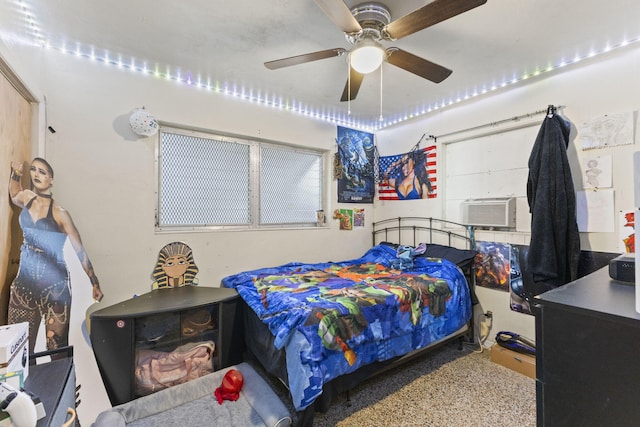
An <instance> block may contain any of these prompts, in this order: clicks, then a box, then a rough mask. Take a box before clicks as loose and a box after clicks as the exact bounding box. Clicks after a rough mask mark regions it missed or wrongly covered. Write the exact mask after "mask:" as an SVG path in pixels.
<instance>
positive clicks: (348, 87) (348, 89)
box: [347, 54, 351, 116]
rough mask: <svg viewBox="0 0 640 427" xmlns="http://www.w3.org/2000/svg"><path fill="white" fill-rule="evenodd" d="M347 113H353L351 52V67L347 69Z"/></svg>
mask: <svg viewBox="0 0 640 427" xmlns="http://www.w3.org/2000/svg"><path fill="white" fill-rule="evenodd" d="M347 114H348V115H349V116H350V115H351V54H349V69H348V70H347Z"/></svg>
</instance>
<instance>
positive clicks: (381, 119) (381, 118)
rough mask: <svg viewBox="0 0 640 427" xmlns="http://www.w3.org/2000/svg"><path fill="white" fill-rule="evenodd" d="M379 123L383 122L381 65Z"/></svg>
mask: <svg viewBox="0 0 640 427" xmlns="http://www.w3.org/2000/svg"><path fill="white" fill-rule="evenodd" d="M379 120H380V121H383V120H384V117H382V64H380V118H379Z"/></svg>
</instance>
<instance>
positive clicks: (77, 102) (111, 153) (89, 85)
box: [0, 44, 373, 423]
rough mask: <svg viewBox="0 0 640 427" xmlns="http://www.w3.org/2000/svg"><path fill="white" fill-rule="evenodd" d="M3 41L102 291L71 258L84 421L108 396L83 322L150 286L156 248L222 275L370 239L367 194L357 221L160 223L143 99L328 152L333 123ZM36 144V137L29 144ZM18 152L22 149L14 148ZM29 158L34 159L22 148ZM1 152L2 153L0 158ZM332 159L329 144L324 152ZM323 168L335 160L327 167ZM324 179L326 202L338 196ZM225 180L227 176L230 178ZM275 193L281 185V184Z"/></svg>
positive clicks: (346, 250) (319, 257)
mask: <svg viewBox="0 0 640 427" xmlns="http://www.w3.org/2000/svg"><path fill="white" fill-rule="evenodd" d="M12 48H13V49H8V48H7V47H6V46H5V45H1V44H0V55H2V56H3V57H4V58H7V60H11V61H12V63H11V65H12V67H13V68H14V69H15V70H16V72H17V73H18V74H19V75H20V76H22V78H23V79H25V80H26V83H27V85H28V86H29V87H30V88H31V89H32V90H33V91H34V92H35V95H36V96H37V97H39V98H40V99H41V100H42V101H43V102H44V104H45V105H46V124H44V125H43V126H51V127H53V128H54V129H55V131H56V132H55V133H51V132H49V131H46V132H44V133H43V135H44V138H46V141H44V144H43V146H44V148H43V149H42V150H35V152H34V154H38V155H40V156H44V157H46V158H47V160H48V161H49V162H50V163H51V164H52V165H53V167H54V170H55V180H54V187H53V196H54V199H56V200H57V201H58V202H60V203H61V204H62V206H63V207H65V208H66V209H67V210H68V211H69V212H70V213H71V215H72V217H73V220H74V222H75V224H76V226H77V228H78V230H79V231H80V233H81V235H82V240H83V243H84V245H85V248H86V250H87V253H88V255H89V257H90V258H91V261H92V263H93V266H94V268H95V270H96V274H97V276H98V278H99V279H100V283H101V287H102V289H103V291H104V294H105V297H104V300H103V301H102V302H101V303H99V304H94V305H92V306H91V307H89V305H90V304H91V302H92V300H91V294H90V292H89V290H90V284H89V282H88V280H87V279H86V278H85V277H84V274H83V272H82V270H81V269H80V266H79V263H77V262H76V263H74V262H73V260H70V262H71V266H70V269H71V274H72V287H73V293H74V301H73V307H72V320H71V322H72V330H71V333H70V342H71V343H72V344H74V346H75V362H76V371H77V375H78V383H79V384H82V389H81V390H82V391H81V399H82V404H81V405H80V406H79V408H78V412H79V416H80V419H81V420H82V422H83V423H90V422H92V421H93V419H95V416H96V415H97V414H98V413H99V412H100V411H102V410H104V409H105V408H108V407H110V405H109V402H108V399H107V396H106V392H105V391H104V387H103V385H102V381H101V379H100V377H99V373H98V371H97V367H96V364H95V360H94V357H93V353H92V352H91V349H90V347H89V345H88V343H87V342H86V340H85V335H83V331H82V328H81V323H82V321H83V320H84V319H85V311H86V310H87V309H88V308H89V311H94V310H96V309H100V308H101V307H107V306H109V305H111V304H114V303H116V302H120V301H122V300H125V299H128V298H131V297H132V296H133V294H142V293H145V292H148V291H150V286H151V283H152V279H151V272H152V269H153V267H154V266H155V263H156V261H157V256H158V251H159V250H160V248H162V246H164V245H165V244H166V243H168V242H172V241H177V240H179V241H184V242H186V243H188V244H189V246H191V248H192V249H193V253H194V258H195V262H196V264H197V265H198V267H199V269H200V271H199V274H198V279H199V282H200V285H201V286H219V283H220V279H221V278H222V277H224V276H226V275H228V274H232V273H236V272H239V271H243V270H247V269H253V268H258V267H267V266H273V265H279V264H283V263H286V262H291V261H301V262H320V261H328V260H341V259H351V258H355V257H357V256H359V255H362V254H363V253H364V252H365V251H366V249H368V248H369V247H370V245H371V235H370V231H371V227H370V223H371V218H372V216H373V215H372V214H373V213H372V205H357V204H349V205H345V206H343V207H349V208H353V207H360V208H365V212H366V213H367V214H368V215H369V216H368V217H367V218H366V221H367V224H366V226H365V227H364V228H361V229H355V230H352V231H341V230H339V227H338V226H339V224H338V223H337V222H336V221H334V220H332V219H330V218H328V220H327V227H322V228H307V229H296V230H269V231H226V232H225V231H220V232H206V233H170V234H167V233H164V234H161V233H157V232H155V230H154V207H155V202H156V201H155V191H156V187H155V166H154V162H155V138H138V137H136V135H135V134H133V132H132V131H131V129H130V126H129V124H128V116H129V112H130V111H131V110H132V109H134V108H136V107H141V106H145V107H146V109H147V110H148V111H149V112H151V113H152V114H154V115H155V116H156V118H157V119H158V120H161V121H164V122H170V123H176V124H181V125H186V126H191V127H196V128H202V129H210V130H215V131H221V132H226V133H234V134H239V135H246V136H249V137H258V138H262V139H266V140H273V141H279V142H284V143H290V144H295V145H302V146H309V147H314V148H320V149H326V150H331V152H332V153H333V152H335V138H336V127H335V125H332V124H329V123H324V122H319V121H316V120H310V119H306V118H304V117H301V116H296V115H293V114H291V113H287V112H283V111H278V110H275V109H266V108H264V107H258V106H255V105H252V104H250V103H247V102H242V101H239V100H237V99H234V98H231V97H228V96H224V95H218V94H213V93H207V92H204V91H202V90H198V89H192V88H188V87H185V86H180V85H178V84H176V83H172V82H167V81H164V80H160V79H156V78H152V77H144V76H141V75H139V74H132V73H130V72H128V71H126V70H120V69H117V68H115V67H113V68H109V67H106V66H104V65H102V64H99V63H92V62H90V61H87V60H86V59H80V58H76V57H74V56H64V55H61V54H60V53H57V52H47V51H41V50H39V49H36V50H33V51H31V50H29V49H28V48H24V50H22V49H23V48H21V47H19V46H13V47H12ZM34 145H35V146H36V147H37V144H34ZM16 160H18V159H16ZM23 160H30V159H23ZM2 161H6V162H9V161H10V159H2ZM327 161H328V162H329V164H330V165H331V164H332V156H328V157H327ZM328 170H331V169H330V168H328ZM327 184H328V185H330V200H329V205H328V206H326V210H327V212H328V213H330V212H332V211H333V209H336V208H340V207H341V206H340V205H339V204H337V195H336V193H337V190H336V183H335V182H334V181H333V180H332V179H331V178H328V179H327ZM230 185H231V184H230ZM284 191H285V192H284V194H283V196H284V197H286V188H285V190H284Z"/></svg>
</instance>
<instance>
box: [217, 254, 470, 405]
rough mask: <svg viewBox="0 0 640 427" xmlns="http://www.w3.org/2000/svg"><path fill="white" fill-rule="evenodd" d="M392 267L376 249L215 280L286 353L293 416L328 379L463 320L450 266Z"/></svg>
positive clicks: (455, 272) (427, 261) (460, 288)
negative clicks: (351, 256) (248, 309)
mask: <svg viewBox="0 0 640 427" xmlns="http://www.w3.org/2000/svg"><path fill="white" fill-rule="evenodd" d="M393 261H397V255H396V250H395V249H394V248H392V247H390V246H387V245H378V246H374V247H373V248H371V249H369V250H368V251H367V252H366V253H365V254H364V255H363V256H362V257H360V258H358V259H354V260H350V261H343V262H333V263H318V264H302V263H289V264H286V265H282V266H279V267H273V268H262V269H258V270H253V271H247V272H243V273H239V274H235V275H232V276H228V277H225V278H224V279H223V280H222V283H223V286H225V287H229V288H235V289H236V290H237V291H238V293H239V294H240V296H241V297H242V298H243V299H244V300H245V302H246V303H247V305H248V306H249V307H251V309H253V310H254V311H255V313H256V314H257V316H258V317H259V318H260V319H261V320H262V322H264V323H265V324H266V325H267V326H268V327H269V330H270V331H271V333H272V334H273V335H274V337H275V342H274V343H275V346H276V347H277V348H279V349H280V348H285V349H286V357H287V372H288V377H289V388H290V392H291V396H292V400H293V403H294V406H295V407H296V409H297V410H302V409H304V408H306V407H307V406H309V405H310V404H311V403H313V401H314V400H315V399H316V398H317V397H318V396H319V395H320V394H321V393H322V386H323V384H324V383H326V382H328V381H330V380H331V379H333V378H336V377H338V376H340V375H343V374H346V373H349V372H353V371H355V370H356V369H358V368H359V367H361V366H364V365H367V364H369V363H372V362H374V361H383V360H387V359H390V358H393V357H395V356H400V355H403V354H406V353H408V352H410V351H412V350H416V349H419V348H422V347H425V346H427V345H429V344H431V343H433V342H435V341H437V340H439V339H441V338H445V337H447V336H448V335H451V334H452V333H454V332H456V331H457V330H458V329H460V328H461V327H462V326H464V324H465V323H466V322H468V321H469V319H470V318H471V298H470V294H469V288H468V285H467V281H466V279H465V277H464V275H463V274H462V272H461V271H460V269H459V268H458V267H457V266H456V265H455V264H453V263H451V262H449V261H447V260H444V259H440V258H421V257H417V258H416V259H415V260H414V263H413V268H412V269H411V270H395V269H393V268H392V267H391V265H392V263H393Z"/></svg>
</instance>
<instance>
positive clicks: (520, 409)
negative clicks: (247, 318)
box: [271, 344, 536, 427]
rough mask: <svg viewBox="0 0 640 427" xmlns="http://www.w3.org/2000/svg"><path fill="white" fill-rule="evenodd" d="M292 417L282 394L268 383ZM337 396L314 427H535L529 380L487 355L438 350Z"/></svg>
mask: <svg viewBox="0 0 640 427" xmlns="http://www.w3.org/2000/svg"><path fill="white" fill-rule="evenodd" d="M271 386H272V388H273V389H274V390H275V391H276V393H278V394H279V395H280V396H281V399H282V400H283V402H284V403H285V405H287V406H288V407H289V408H290V410H291V411H292V414H293V416H294V421H295V412H293V409H292V407H291V402H290V399H288V398H287V391H286V389H285V388H284V387H283V386H282V385H281V384H280V383H273V382H271ZM346 398H347V396H346V393H344V394H341V395H339V396H337V397H336V398H335V399H334V400H333V402H332V403H331V406H330V408H329V410H328V411H327V412H325V413H317V412H316V415H315V419H314V423H313V425H314V427H329V426H342V427H346V426H359V427H360V426H363V427H366V426H376V427H378V426H425V427H426V426H429V427H431V426H433V427H458V426H460V427H462V426H464V427H467V426H486V427H500V426H518V427H527V426H535V425H536V391H535V380H534V379H532V378H529V377H527V376H525V375H522V374H519V373H517V372H514V371H511V370H509V369H507V368H505V367H503V366H500V365H498V364H496V363H493V362H491V360H490V359H489V351H488V350H485V351H484V352H482V353H474V352H473V351H471V349H463V350H458V346H457V344H451V345H446V346H443V347H441V348H439V349H436V350H434V351H433V352H431V353H430V354H428V355H425V356H423V357H420V358H417V359H415V360H413V361H411V362H408V363H407V364H405V365H403V366H401V367H398V368H396V369H393V370H390V371H388V372H386V373H384V374H381V375H379V376H377V377H375V378H373V379H371V380H368V381H366V382H364V383H363V384H361V385H359V386H357V387H355V388H354V389H353V390H351V392H350V402H347V399H346Z"/></svg>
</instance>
